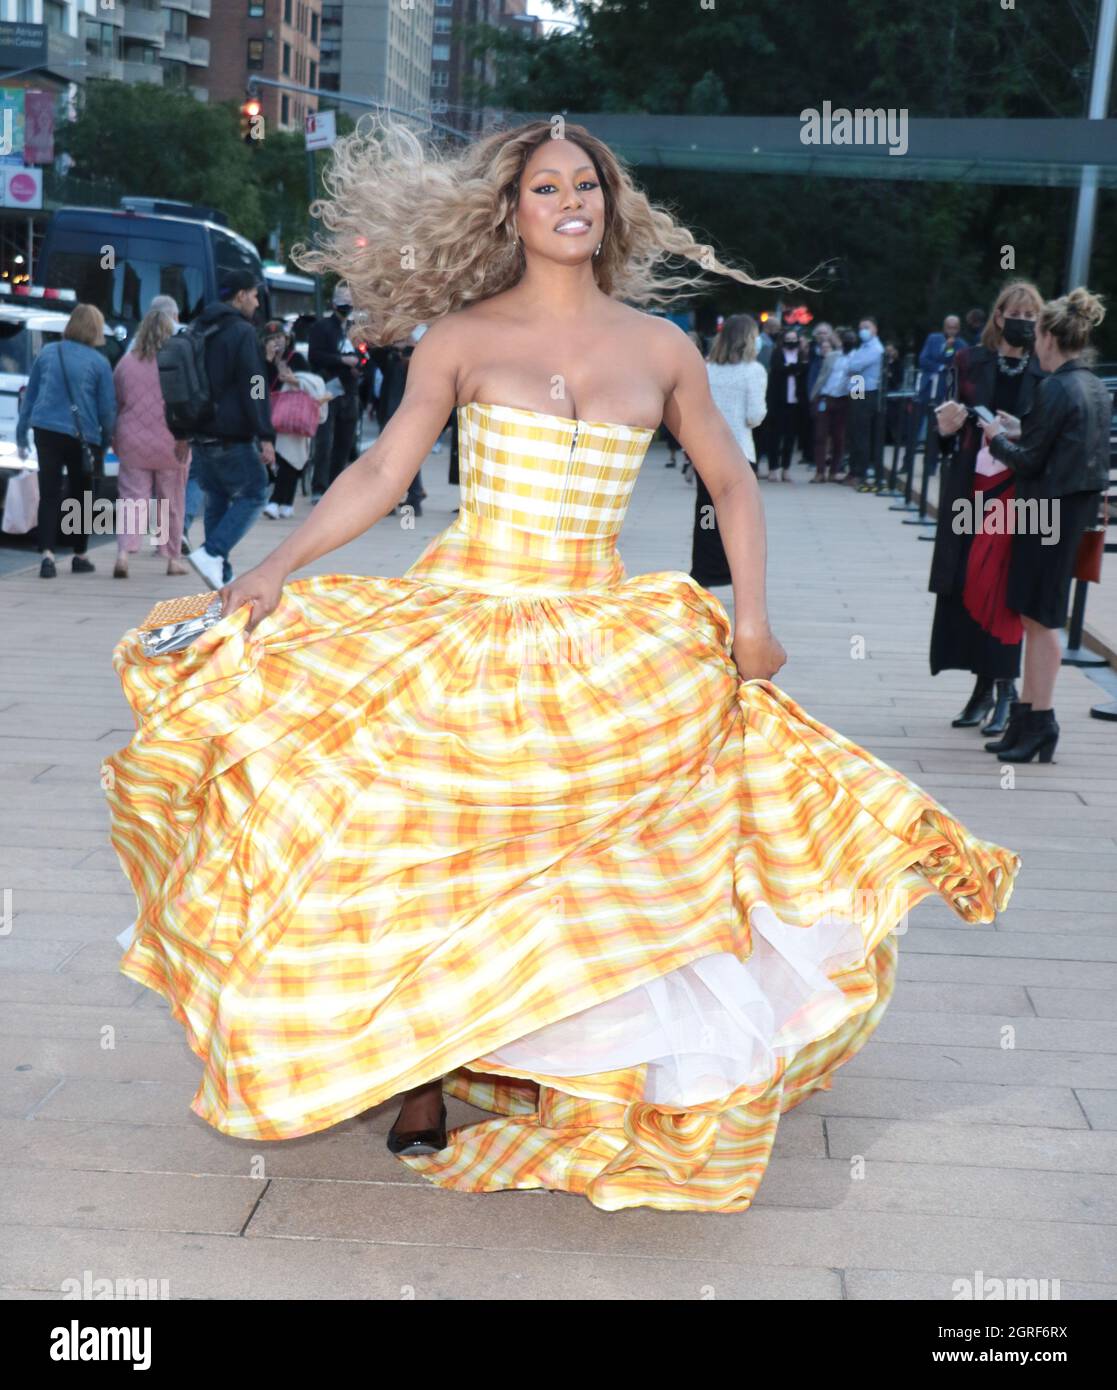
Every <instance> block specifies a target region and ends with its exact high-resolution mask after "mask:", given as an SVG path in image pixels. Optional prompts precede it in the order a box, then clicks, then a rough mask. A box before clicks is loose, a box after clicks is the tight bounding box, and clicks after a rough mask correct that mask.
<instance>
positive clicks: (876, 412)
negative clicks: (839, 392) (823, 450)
mask: <svg viewBox="0 0 1117 1390" xmlns="http://www.w3.org/2000/svg"><path fill="white" fill-rule="evenodd" d="M857 337H858V345H857V347H855V348H854V350H853V354H852V356H851V357H850V360H849V475H848V476H847V477H846V478H845V480H844V481H845V482H847V483H848V484H849V485H850V486H851V487H856V488H858V489H860V490H861V491H863V492H868V491H870V484H869V481H868V479H869V468H870V466H871V467H872V468H873V469H874V471H875V470H876V468H877V466H878V460H879V458H880V453H881V446H882V443H883V436H882V430H883V422H884V409H883V403H882V398H883V395H884V393H883V391H882V390H881V376H882V364H883V362H884V346H883V344H882V343H881V341H880V339H879V338H878V337H877V321H876V319H874V318H870V317H868V316H866V317H865V318H863V319H862V320H861V322H860V323H859V324H858V325H857Z"/></svg>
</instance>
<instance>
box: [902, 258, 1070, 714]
mask: <svg viewBox="0 0 1117 1390" xmlns="http://www.w3.org/2000/svg"><path fill="white" fill-rule="evenodd" d="M1042 308H1043V296H1042V295H1041V294H1040V292H1039V290H1037V289H1036V287H1035V286H1034V285H1033V284H1031V283H1029V282H1028V281H1024V280H1015V281H1010V282H1009V283H1008V284H1006V285H1005V286H1004V287H1003V288H1002V290H1001V292H1000V294H998V296H997V299H996V302H995V303H994V305H993V311H992V313H991V314H990V316H989V318H988V320H987V321H986V324H985V330H984V335H983V337H982V341H981V343H980V344H978V346H976V347H961V348H959V350H958V352H957V353H956V355H955V358H954V364H953V367H952V368H950V369H948V373H947V399H946V400H945V401H943V402H942V404H940V405H939V406H938V408H937V409H936V410H935V413H934V417H933V418H934V421H935V428H936V429H937V431H938V435H939V443H940V449H941V452H942V459H943V468H942V477H941V481H940V484H939V525H938V529H937V530H936V532H935V548H934V553H933V554H932V557H931V577H930V582H929V585H928V587H929V588H930V590H931V592H932V593H934V594H937V595H938V597H937V599H936V601H935V617H934V621H933V623H932V626H931V653H930V656H931V674H932V675H933V676H937V675H938V674H939V672H940V671H971V672H973V675H974V687H973V691H972V692H971V694H970V698H969V699H968V700H967V701H966V704H965V707H964V708H963V710H962V711H961V713H960V714H959V715H958V717H957V718H956V719H955V720H953V721H952V722H953V727H954V728H956V729H970V728H976V727H977V726H978V725H981V724H983V721H986V720H987V722H984V727H983V728H982V733H983V734H985V736H986V737H987V738H990V739H999V738H1000V737H1001V736H1002V735H1003V734H1004V733H1005V731H1006V729H1007V727H1008V720H1009V714H1010V711H1011V706H1012V701H1013V700H1015V699H1016V698H1017V690H1016V680H1017V677H1018V676H1019V674H1020V651H1021V645H1020V644H1021V640H1022V637H1023V628H1022V627H1021V624H1020V621H1019V619H1018V618H1017V617H1016V616H1015V615H1014V614H1013V613H1012V612H1011V610H1010V609H1009V607H1008V604H1007V602H1006V599H1005V585H1006V581H1007V575H1008V558H1009V544H1010V538H1009V537H1008V536H1007V535H1001V536H995V535H984V534H983V535H981V536H977V535H974V534H973V528H967V527H965V526H959V525H958V524H957V522H958V518H959V515H960V508H959V506H958V503H959V502H965V503H967V504H968V506H969V508H970V510H969V515H970V516H971V517H972V516H976V515H977V514H978V511H977V507H978V504H980V512H981V514H982V515H984V512H985V508H986V507H987V506H988V505H989V504H993V505H995V506H1005V505H1007V503H1008V502H1010V501H1011V500H1012V497H1013V495H1014V493H1013V476H1012V473H1011V471H1010V470H1008V469H1006V468H1004V467H1003V465H1001V464H998V463H997V462H996V461H995V460H994V459H993V458H992V456H991V455H990V453H989V451H988V449H985V448H984V447H983V441H982V437H981V428H980V425H979V424H978V421H977V419H976V417H975V415H974V413H973V412H974V411H975V410H977V409H978V408H981V409H984V410H986V411H988V412H989V413H990V418H994V417H996V418H1002V417H1003V418H1004V419H1005V421H1006V422H1008V423H1009V424H1010V425H1011V427H1012V428H1013V429H1016V428H1018V427H1019V420H1020V417H1023V416H1025V415H1027V413H1028V412H1029V410H1031V408H1032V402H1033V400H1034V398H1035V391H1036V387H1037V386H1038V384H1039V382H1040V381H1041V380H1042V379H1043V377H1044V375H1045V373H1044V371H1043V368H1042V367H1041V366H1040V364H1039V362H1038V361H1037V360H1036V358H1035V356H1034V354H1033V352H1032V342H1033V338H1034V333H1035V321H1036V317H1037V315H1038V314H1039V312H1040V310H1041V309H1042ZM998 412H999V415H998V414H997V413H998Z"/></svg>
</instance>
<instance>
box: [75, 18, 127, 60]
mask: <svg viewBox="0 0 1117 1390" xmlns="http://www.w3.org/2000/svg"><path fill="white" fill-rule="evenodd" d="M83 19H84V20H85V26H84V28H85V52H86V55H87V56H88V57H90V58H116V57H119V51H118V44H117V34H118V33H119V30H118V29H116V28H115V26H113V25H112V24H98V23H97V21H96V20H95V19H89V18H88V17H87V16H83Z"/></svg>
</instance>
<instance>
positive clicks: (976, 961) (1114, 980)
mask: <svg viewBox="0 0 1117 1390" xmlns="http://www.w3.org/2000/svg"><path fill="white" fill-rule="evenodd" d="M84 949H85V950H88V949H90V948H88V947H86V948H84ZM902 949H903V948H902V947H901V950H902ZM903 977H904V979H905V980H908V981H915V980H924V981H927V980H936V981H939V982H940V983H943V984H947V983H950V984H952V983H954V982H956V981H957V982H959V983H964V984H991V985H1046V986H1050V987H1051V988H1061V989H1074V990H1080V991H1082V993H1084V994H1089V993H1110V994H1115V993H1117V965H1114V964H1107V963H1105V962H1100V961H1075V960H1029V959H1028V958H1027V956H1026V955H1024V954H1023V953H1022V952H1021V953H1020V954H1018V955H1015V956H1005V957H1003V958H998V957H992V956H978V955H957V956H952V955H943V954H942V953H941V952H940V953H939V954H937V955H924V954H920V953H919V952H914V951H913V952H910V953H905V954H904V959H903Z"/></svg>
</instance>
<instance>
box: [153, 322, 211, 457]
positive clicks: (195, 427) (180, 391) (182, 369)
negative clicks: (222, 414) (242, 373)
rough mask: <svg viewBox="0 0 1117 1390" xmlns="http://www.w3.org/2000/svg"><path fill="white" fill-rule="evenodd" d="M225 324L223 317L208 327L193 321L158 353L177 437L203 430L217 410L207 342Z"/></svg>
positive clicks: (170, 422)
mask: <svg viewBox="0 0 1117 1390" xmlns="http://www.w3.org/2000/svg"><path fill="white" fill-rule="evenodd" d="M222 326H223V321H222V320H218V322H217V323H214V324H210V325H209V326H208V327H206V328H200V327H198V326H197V324H194V323H192V324H189V325H188V326H187V327H186V328H185V329H183V330H182V332H181V333H173V334H172V335H171V336H170V337H169V338H168V339H167V341H166V342H165V343H164V344H163V346H162V347H161V348H160V349H159V352H158V354H157V356H156V361H157V363H158V365H159V388H160V390H161V391H162V392H163V414H164V416H165V418H166V421H167V428H168V429H169V430H170V432H171V434H172V435H174V437H175V438H176V439H188V438H189V437H190V436H191V435H194V434H199V433H201V432H202V431H204V430H205V429H206V428H207V426H209V425H210V424H211V423H212V421H213V418H214V416H215V414H216V413H217V406H216V403H215V402H214V400H213V396H212V394H211V391H210V383H209V375H208V373H207V372H206V344H207V343H208V342H209V340H210V338H212V337H213V335H214V334H215V333H217V332H219V331H220V330H221V328H222Z"/></svg>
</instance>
